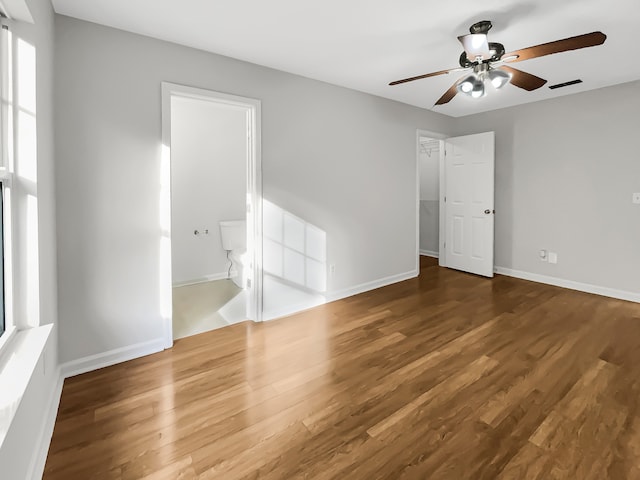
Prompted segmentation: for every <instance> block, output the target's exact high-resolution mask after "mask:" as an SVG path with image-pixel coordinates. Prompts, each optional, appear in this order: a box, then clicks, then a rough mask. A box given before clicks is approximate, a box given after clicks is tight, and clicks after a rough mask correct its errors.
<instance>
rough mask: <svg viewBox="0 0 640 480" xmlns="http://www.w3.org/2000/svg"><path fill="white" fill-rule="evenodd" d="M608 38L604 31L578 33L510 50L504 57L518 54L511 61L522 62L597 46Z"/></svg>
mask: <svg viewBox="0 0 640 480" xmlns="http://www.w3.org/2000/svg"><path fill="white" fill-rule="evenodd" d="M606 39H607V36H606V35H605V34H604V33H602V32H591V33H585V34H584V35H578V36H577V37H569V38H565V39H563V40H556V41H555V42H549V43H543V44H541V45H536V46H535V47H528V48H523V49H522V50H516V51H515V52H510V53H507V54H505V55H503V58H508V57H512V56H517V58H514V59H512V60H509V63H514V62H521V61H523V60H529V59H530V58H537V57H543V56H545V55H551V54H552V53H561V52H567V51H569V50H578V49H580V48H587V47H595V46H596V45H602V44H603V43H604V41H605V40H606Z"/></svg>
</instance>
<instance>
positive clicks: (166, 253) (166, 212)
mask: <svg viewBox="0 0 640 480" xmlns="http://www.w3.org/2000/svg"><path fill="white" fill-rule="evenodd" d="M174 96H175V97H184V98H193V99H199V100H205V101H212V102H216V103H221V104H226V105H233V106H237V107H243V108H246V109H247V111H248V113H249V131H248V132H247V141H248V143H249V158H248V165H247V177H248V178H247V182H248V183H247V193H248V196H249V200H250V205H251V208H250V211H248V212H247V231H248V232H249V235H248V241H249V242H251V240H252V239H253V245H247V250H248V251H252V252H253V257H252V258H251V263H252V265H253V268H252V269H251V271H252V274H251V277H250V280H251V286H252V288H251V290H250V291H251V292H252V301H251V305H252V309H253V310H254V311H252V312H249V315H250V318H251V317H252V319H253V320H254V321H257V322H260V321H262V152H261V144H262V141H261V102H260V100H256V99H253V98H246V97H240V96H237V95H230V94H227V93H222V92H215V91H212V90H205V89H201V88H195V87H188V86H185V85H178V84H175V83H169V82H162V146H161V148H162V152H161V162H162V163H161V178H160V184H161V192H160V224H161V229H162V240H161V251H160V257H161V258H160V292H159V293H160V302H161V309H160V310H161V315H162V322H163V332H164V338H165V348H171V346H173V321H172V320H173V319H172V308H173V305H172V300H171V292H172V278H171V97H174Z"/></svg>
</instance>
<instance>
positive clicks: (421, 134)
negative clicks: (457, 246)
mask: <svg viewBox="0 0 640 480" xmlns="http://www.w3.org/2000/svg"><path fill="white" fill-rule="evenodd" d="M420 137H429V138H437V139H439V140H440V149H439V155H440V242H439V244H440V252H443V251H444V250H443V249H442V246H443V244H444V240H443V238H444V237H443V235H442V232H443V231H444V230H443V218H444V217H443V202H442V198H443V193H442V192H443V191H444V189H443V186H444V180H443V179H444V176H443V175H444V153H443V152H444V140H445V139H446V138H448V135H445V134H444V133H439V132H432V131H430V130H422V129H420V128H418V129H417V130H416V255H415V257H416V272H418V273H420ZM443 257H444V255H440V257H439V260H438V261H439V264H440V265H442V266H445V265H444V264H443V262H444V259H443Z"/></svg>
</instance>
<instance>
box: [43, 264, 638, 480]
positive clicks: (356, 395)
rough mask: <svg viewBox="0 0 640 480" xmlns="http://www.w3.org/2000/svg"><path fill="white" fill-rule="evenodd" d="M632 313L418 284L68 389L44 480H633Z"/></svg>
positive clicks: (228, 335)
mask: <svg viewBox="0 0 640 480" xmlns="http://www.w3.org/2000/svg"><path fill="white" fill-rule="evenodd" d="M639 405H640V305H638V304H635V303H630V302H624V301H618V300H612V299H608V298H604V297H598V296H595V295H589V294H585V293H580V292H574V291H570V290H564V289H560V288H555V287H551V286H546V285H541V284H536V283H531V282H526V281H523V280H517V279H513V278H509V277H504V276H497V277H496V278H495V279H493V280H489V279H484V278H480V277H476V276H473V275H467V274H464V273H460V272H456V271H452V270H447V269H442V268H439V267H438V266H436V264H435V262H434V261H433V260H430V259H423V262H422V269H421V276H420V277H419V278H418V279H414V280H409V281H405V282H402V283H398V284H395V285H391V286H389V287H385V288H382V289H378V290H375V291H372V292H367V293H365V294H362V295H358V296H355V297H351V298H347V299H345V300H341V301H338V302H334V303H331V304H328V305H324V306H322V307H319V308H316V309H314V310H312V311H308V312H305V313H301V314H298V315H295V316H292V317H289V318H286V319H282V320H277V321H273V322H269V323H264V324H253V323H250V322H244V323H241V324H237V325H233V326H230V327H226V328H223V329H220V330H215V331H212V332H208V333H204V334H201V335H197V336H194V337H189V338H185V339H182V340H179V341H177V342H176V344H175V346H174V348H173V349H172V350H168V351H165V352H162V353H159V354H156V355H152V356H148V357H145V358H142V359H138V360H134V361H131V362H127V363H124V364H120V365H117V366H114V367H110V368H105V369H102V370H99V371H95V372H91V373H88V374H85V375H81V376H78V377H74V378H71V379H68V380H67V381H65V384H64V389H63V394H62V400H61V405H60V411H59V414H58V419H57V422H56V426H55V432H54V436H53V440H52V444H51V449H50V452H49V458H48V460H47V465H46V470H45V475H44V478H45V479H47V480H53V479H65V480H69V479H142V478H144V479H199V480H204V479H213V478H215V479H224V480H231V479H247V480H248V479H258V478H259V479H261V480H262V479H265V480H267V479H294V478H308V479H312V478H313V479H332V478H335V479H367V480H368V479H378V478H380V479H382V478H386V479H560V478H567V479H569V478H570V479H576V480H587V479H598V480H602V479H620V480H623V479H625V480H626V479H640V409H639Z"/></svg>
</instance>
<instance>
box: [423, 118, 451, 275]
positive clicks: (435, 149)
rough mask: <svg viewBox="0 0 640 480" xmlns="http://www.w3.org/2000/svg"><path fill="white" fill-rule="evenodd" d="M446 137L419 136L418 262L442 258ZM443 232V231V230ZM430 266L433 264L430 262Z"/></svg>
mask: <svg viewBox="0 0 640 480" xmlns="http://www.w3.org/2000/svg"><path fill="white" fill-rule="evenodd" d="M445 138H446V137H445V135H442V134H440V133H435V132H428V131H425V130H418V132H417V178H418V182H417V199H418V202H417V212H416V218H417V225H418V228H417V233H418V238H417V241H416V243H417V245H418V256H419V257H418V258H420V259H422V260H423V261H422V262H419V263H418V271H420V264H421V263H424V260H426V259H427V258H429V259H438V258H439V257H440V251H441V246H440V232H441V229H442V228H443V227H442V221H443V220H444V218H443V217H442V216H441V198H440V197H441V192H440V184H441V171H442V169H443V165H444V148H445V140H444V139H445ZM442 231H444V230H442ZM427 263H429V264H430V263H433V260H429V261H428V262H427Z"/></svg>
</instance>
